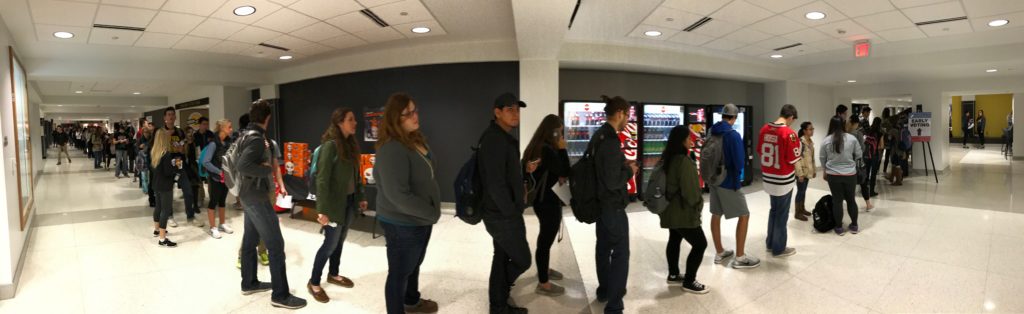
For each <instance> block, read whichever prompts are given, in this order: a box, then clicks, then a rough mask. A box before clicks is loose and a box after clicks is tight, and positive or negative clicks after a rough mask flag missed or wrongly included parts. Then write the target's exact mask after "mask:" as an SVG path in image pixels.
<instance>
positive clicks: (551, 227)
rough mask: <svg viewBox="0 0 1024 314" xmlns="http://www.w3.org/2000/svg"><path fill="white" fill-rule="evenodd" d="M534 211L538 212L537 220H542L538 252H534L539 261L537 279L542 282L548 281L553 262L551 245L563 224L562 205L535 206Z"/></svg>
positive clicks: (538, 236)
mask: <svg viewBox="0 0 1024 314" xmlns="http://www.w3.org/2000/svg"><path fill="white" fill-rule="evenodd" d="M533 211H534V212H535V213H537V220H540V233H538V234H537V252H536V253H535V254H534V255H535V259H536V261H537V280H538V281H539V282H540V283H546V282H548V272H549V270H550V266H549V265H550V263H551V245H553V244H554V243H555V238H556V237H557V236H558V229H559V228H560V227H561V226H562V207H561V206H559V207H557V208H537V206H534V207H533Z"/></svg>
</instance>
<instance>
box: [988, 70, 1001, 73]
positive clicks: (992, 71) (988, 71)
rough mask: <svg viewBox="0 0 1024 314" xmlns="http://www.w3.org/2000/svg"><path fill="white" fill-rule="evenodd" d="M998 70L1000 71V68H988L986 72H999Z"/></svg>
mask: <svg viewBox="0 0 1024 314" xmlns="http://www.w3.org/2000/svg"><path fill="white" fill-rule="evenodd" d="M998 71H999V70H997V69H988V70H985V72H988V73H993V72H998Z"/></svg>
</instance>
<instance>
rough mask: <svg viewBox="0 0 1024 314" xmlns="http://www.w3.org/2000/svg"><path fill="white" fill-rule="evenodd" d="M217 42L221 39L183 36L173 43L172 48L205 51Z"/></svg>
mask: <svg viewBox="0 0 1024 314" xmlns="http://www.w3.org/2000/svg"><path fill="white" fill-rule="evenodd" d="M219 42H221V41H220V40H216V39H209V38H202V37H193V36H185V38H182V39H181V40H179V41H178V43H177V44H175V45H174V49H184V50H196V51H206V50H209V49H210V47H213V46H214V45H216V44H217V43H219Z"/></svg>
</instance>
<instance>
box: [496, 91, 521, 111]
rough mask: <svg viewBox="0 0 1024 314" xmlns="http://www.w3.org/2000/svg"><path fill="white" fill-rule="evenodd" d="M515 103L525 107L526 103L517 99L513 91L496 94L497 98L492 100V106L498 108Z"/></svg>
mask: <svg viewBox="0 0 1024 314" xmlns="http://www.w3.org/2000/svg"><path fill="white" fill-rule="evenodd" d="M515 105H519V107H520V108H525V107H526V103H525V102H523V101H522V100H519V97H516V94H513V93H504V94H501V95H500V96H498V98H497V99H495V100H494V108H499V109H500V108H505V107H512V106H515Z"/></svg>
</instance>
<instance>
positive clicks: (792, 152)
mask: <svg viewBox="0 0 1024 314" xmlns="http://www.w3.org/2000/svg"><path fill="white" fill-rule="evenodd" d="M800 145H801V144H800V139H799V138H798V137H797V136H796V132H794V131H793V129H790V128H789V127H788V126H786V125H785V124H775V123H774V122H773V123H768V124H765V126H764V127H763V128H761V136H759V138H758V143H757V147H758V153H759V154H760V156H761V175H762V176H761V177H762V180H764V191H765V192H767V193H768V195H772V196H782V195H786V193H789V192H790V191H792V190H793V186H794V185H795V184H796V163H797V161H800V151H801V147H800Z"/></svg>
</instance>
